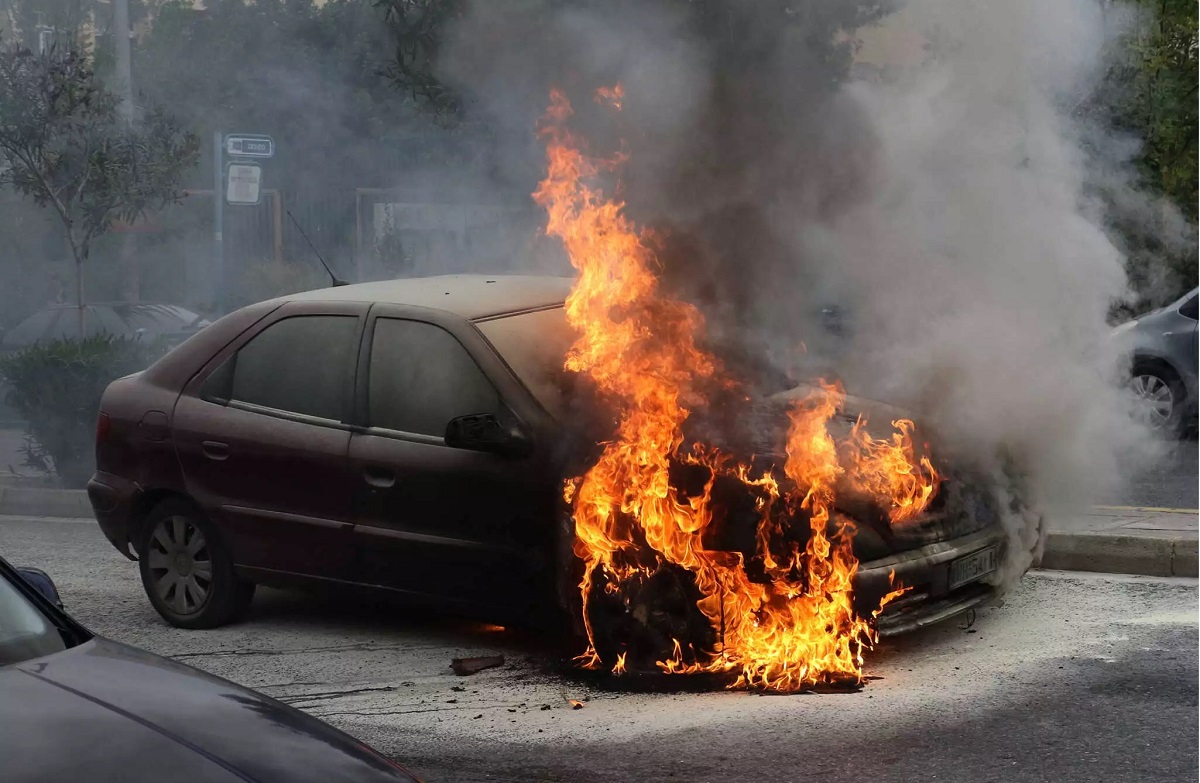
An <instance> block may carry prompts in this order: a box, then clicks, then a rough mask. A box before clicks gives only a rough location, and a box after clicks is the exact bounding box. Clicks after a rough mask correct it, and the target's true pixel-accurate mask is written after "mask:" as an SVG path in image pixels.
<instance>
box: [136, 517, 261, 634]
mask: <svg viewBox="0 0 1200 783" xmlns="http://www.w3.org/2000/svg"><path fill="white" fill-rule="evenodd" d="M139 543H140V545H139V546H138V552H139V554H140V558H139V569H140V571H141V574H142V586H143V587H145V589H146V595H147V596H148V597H149V598H150V603H151V604H152V605H153V606H154V608H155V609H156V610H157V611H158V613H159V614H160V615H162V618H163V619H164V620H166V621H167V622H168V623H170V624H171V625H174V626H177V627H179V628H215V627H216V626H219V625H224V624H226V623H228V622H231V621H232V620H234V619H236V618H237V617H238V616H239V615H240V614H241V613H242V612H244V611H245V609H246V607H248V606H249V604H250V600H251V599H252V598H253V597H254V584H253V583H252V582H246V581H244V580H241V579H238V577H237V574H236V573H234V570H233V560H232V558H231V557H230V556H229V552H228V551H227V550H226V549H225V547H224V545H223V544H222V543H221V540H220V536H218V535H217V531H216V529H215V528H214V527H213V524H212V523H211V522H210V521H209V520H208V519H207V518H206V517H205V516H204V515H203V514H202V513H200V511H199V510H197V509H196V508H195V507H194V506H192V505H191V504H190V503H188V502H186V501H184V500H182V499H177V498H172V499H169V500H164V501H163V502H162V503H160V504H158V505H157V506H155V507H154V509H153V510H152V511H151V512H150V515H149V517H147V519H146V524H145V525H143V526H142V540H141V542H139Z"/></svg>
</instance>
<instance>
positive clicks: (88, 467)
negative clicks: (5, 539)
mask: <svg viewBox="0 0 1200 783" xmlns="http://www.w3.org/2000/svg"><path fill="white" fill-rule="evenodd" d="M162 352H163V349H162V347H161V346H160V345H159V344H157V343H147V342H143V341H139V340H131V339H126V338H121V337H112V336H109V335H100V336H96V337H89V338H87V339H85V340H52V341H49V342H45V343H38V344H36V345H33V346H30V347H29V348H25V349H24V350H21V351H18V352H16V353H13V354H10V355H8V356H5V357H0V378H2V379H3V380H4V381H5V384H6V386H7V387H8V393H7V395H6V398H5V401H6V402H7V403H8V404H9V405H10V406H12V407H13V408H14V409H15V410H16V411H17V413H19V414H20V415H21V416H22V418H24V419H25V422H26V425H25V431H26V441H25V448H24V451H25V466H26V467H29V468H32V469H34V470H36V471H39V472H42V473H47V474H51V473H53V474H57V475H58V477H59V479H60V480H61V481H62V482H63V484H64V485H66V486H70V487H82V486H85V485H86V484H87V481H88V478H90V477H91V474H92V471H93V469H94V466H95V451H94V449H95V444H94V437H95V432H96V414H97V412H98V411H99V408H100V397H101V395H102V394H103V393H104V389H105V388H106V387H107V386H108V384H109V383H111V382H112V381H114V380H116V379H117V378H121V377H124V376H126V375H129V374H131V373H135V372H138V371H139V370H143V369H145V368H146V367H147V366H148V365H149V364H150V363H151V362H153V361H154V360H155V359H156V358H158V357H159V356H161V355H162Z"/></svg>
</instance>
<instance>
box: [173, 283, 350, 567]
mask: <svg viewBox="0 0 1200 783" xmlns="http://www.w3.org/2000/svg"><path fill="white" fill-rule="evenodd" d="M367 307H368V306H367V305H366V304H360V303H331V304H322V303H309V302H298V303H290V304H286V305H284V306H283V307H281V308H280V309H278V310H276V311H275V312H274V313H273V314H272V315H271V316H269V317H268V318H267V319H264V321H263V322H260V323H259V324H257V325H256V326H255V327H254V328H253V329H251V330H250V331H249V332H248V333H247V334H244V335H242V336H241V337H240V338H239V339H238V340H236V341H234V343H232V344H231V345H229V346H226V347H225V348H224V349H223V350H222V351H221V352H219V353H218V354H217V355H216V356H215V357H213V359H212V360H211V361H209V362H208V364H207V365H206V366H205V368H204V369H203V370H202V371H201V372H200V373H199V374H197V376H196V377H195V378H193V379H192V381H191V382H189V384H188V385H187V386H186V387H185V388H184V391H183V394H182V395H181V396H180V398H179V401H178V403H177V404H176V408H175V414H174V427H173V434H174V442H175V448H176V452H177V454H178V457H179V461H180V464H181V466H182V468H183V473H184V478H185V483H186V486H187V490H188V492H189V494H190V495H191V496H192V497H193V498H194V499H195V500H196V501H197V502H198V503H199V504H200V505H201V507H203V509H204V510H205V511H206V512H207V513H208V514H209V515H210V516H211V517H212V518H213V521H214V522H215V524H216V525H217V527H218V529H219V530H220V531H221V534H222V535H223V536H224V538H225V540H226V543H227V545H228V546H229V547H230V548H231V550H232V553H233V557H234V562H235V563H236V564H237V565H238V566H240V567H242V568H244V569H246V568H248V569H257V570H261V571H263V572H264V575H269V574H268V572H286V573H292V574H303V575H307V576H317V577H323V578H332V579H343V578H347V577H348V575H350V574H351V573H352V566H353V545H352V541H351V532H350V530H351V526H352V523H351V519H350V517H351V488H350V484H349V478H348V472H347V467H346V453H347V449H348V446H349V442H350V430H349V424H348V423H347V422H348V418H349V415H350V413H351V410H352V404H351V402H352V390H353V385H354V379H353V376H354V371H355V360H356V355H357V352H358V343H359V340H360V337H361V331H362V324H363V319H364V316H365V312H366V309H367Z"/></svg>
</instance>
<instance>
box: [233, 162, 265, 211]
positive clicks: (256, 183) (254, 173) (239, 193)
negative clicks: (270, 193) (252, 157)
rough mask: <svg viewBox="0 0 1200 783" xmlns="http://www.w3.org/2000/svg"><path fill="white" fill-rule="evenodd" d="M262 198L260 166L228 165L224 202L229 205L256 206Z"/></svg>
mask: <svg viewBox="0 0 1200 783" xmlns="http://www.w3.org/2000/svg"><path fill="white" fill-rule="evenodd" d="M261 198H262V166H259V165H258V164H257V163H230V164H229V169H228V170H227V172H226V176H225V201H226V202H227V203H229V204H257V203H258V202H259V201H260V200H261Z"/></svg>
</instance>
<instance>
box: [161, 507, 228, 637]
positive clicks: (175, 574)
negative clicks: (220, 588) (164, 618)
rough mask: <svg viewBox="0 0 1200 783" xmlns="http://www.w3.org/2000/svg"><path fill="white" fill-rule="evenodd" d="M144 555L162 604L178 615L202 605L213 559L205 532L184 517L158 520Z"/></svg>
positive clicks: (206, 593)
mask: <svg viewBox="0 0 1200 783" xmlns="http://www.w3.org/2000/svg"><path fill="white" fill-rule="evenodd" d="M146 557H147V565H148V566H149V569H150V583H151V589H152V590H153V591H154V594H155V595H156V596H157V597H158V599H159V600H160V601H161V602H162V603H163V605H165V606H167V607H169V608H170V609H171V611H173V612H175V613H176V614H180V615H188V614H195V613H196V612H199V611H200V610H201V609H203V608H204V606H205V604H207V603H208V596H209V593H211V592H212V575H213V569H212V559H211V557H210V556H209V550H208V541H207V540H205V538H204V533H203V532H201V530H200V529H199V528H198V527H196V526H195V525H193V524H192V523H191V522H190V521H189V520H188V518H187V517H183V516H172V517H167V518H166V519H163V520H162V521H160V522H159V523H158V525H157V526H156V527H155V528H154V533H153V534H152V535H151V536H150V546H149V547H148V551H147V552H146Z"/></svg>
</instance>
